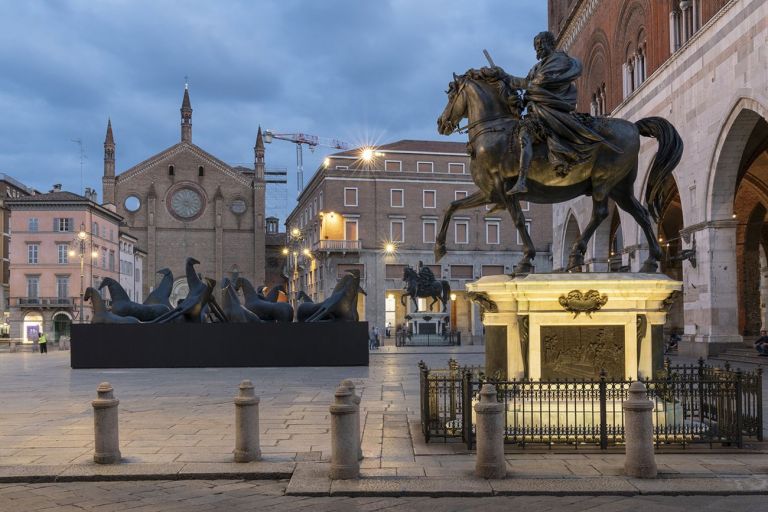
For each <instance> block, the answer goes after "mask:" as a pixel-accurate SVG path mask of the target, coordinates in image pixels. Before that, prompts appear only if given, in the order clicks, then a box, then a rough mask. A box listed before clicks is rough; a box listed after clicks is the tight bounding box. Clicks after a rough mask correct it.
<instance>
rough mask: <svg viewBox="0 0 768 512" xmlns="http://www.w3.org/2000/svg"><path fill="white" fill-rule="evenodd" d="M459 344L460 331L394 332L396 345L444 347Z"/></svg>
mask: <svg viewBox="0 0 768 512" xmlns="http://www.w3.org/2000/svg"><path fill="white" fill-rule="evenodd" d="M452 345H461V332H460V331H450V332H446V333H444V334H437V333H436V334H409V333H408V331H397V332H395V346H396V347H445V346H452Z"/></svg>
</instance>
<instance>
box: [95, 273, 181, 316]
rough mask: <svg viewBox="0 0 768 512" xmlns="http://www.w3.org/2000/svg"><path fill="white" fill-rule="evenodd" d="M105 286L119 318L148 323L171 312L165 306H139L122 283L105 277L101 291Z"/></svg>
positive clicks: (100, 287) (100, 286)
mask: <svg viewBox="0 0 768 512" xmlns="http://www.w3.org/2000/svg"><path fill="white" fill-rule="evenodd" d="M105 286H106V287H107V288H108V289H109V296H110V297H111V298H112V313H113V314H115V315H117V316H132V317H134V318H138V319H139V320H141V321H142V322H148V321H150V320H154V319H155V318H157V317H159V316H162V315H164V314H165V313H168V312H169V311H170V310H171V308H170V307H168V306H166V305H164V304H139V303H138V302H133V301H132V300H131V299H130V297H128V294H127V293H126V292H125V289H124V288H123V287H122V286H121V285H120V283H118V282H117V281H115V280H114V279H112V278H111V277H105V278H104V279H102V280H101V285H99V290H101V289H102V288H104V287H105Z"/></svg>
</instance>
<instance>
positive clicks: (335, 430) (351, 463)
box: [329, 386, 360, 480]
mask: <svg viewBox="0 0 768 512" xmlns="http://www.w3.org/2000/svg"><path fill="white" fill-rule="evenodd" d="M330 412H331V471H330V474H329V476H330V478H331V480H348V479H353V478H358V476H360V461H359V460H358V458H357V457H358V450H359V443H360V441H359V439H356V438H355V433H356V431H357V430H358V429H359V428H360V427H359V426H358V427H357V429H356V428H355V420H356V412H357V406H356V405H355V404H354V403H353V401H352V392H351V391H350V390H349V389H348V388H346V387H343V386H339V387H338V388H336V393H335V394H334V402H333V404H331V407H330ZM358 425H359V423H358Z"/></svg>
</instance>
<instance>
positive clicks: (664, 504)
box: [0, 480, 766, 512]
mask: <svg viewBox="0 0 768 512" xmlns="http://www.w3.org/2000/svg"><path fill="white" fill-rule="evenodd" d="M286 484H287V482H286V481H266V482H253V481H232V480H225V481H222V480H219V481H216V480H211V481H194V482H190V481H155V482H146V481H144V482H78V483H66V484H62V483H56V484H12V485H11V484H6V485H0V511H2V512H6V511H7V512H17V511H26V512H34V511H56V512H70V511H72V512H74V511H78V512H82V511H84V510H85V511H94V512H97V511H99V512H113V511H123V510H130V511H133V512H140V511H141V512H150V511H162V512H172V511H184V512H199V511H225V512H229V511H232V512H237V511H240V510H242V511H246V510H247V511H252V510H259V511H283V510H286V511H288V510H290V511H293V510H308V511H309V510H311V511H313V512H321V511H325V510H343V511H369V512H373V511H382V510H387V511H417V510H418V511H424V510H429V511H430V512H444V511H445V512H447V511H482V512H494V511H500V512H501V511H504V512H507V511H509V510H525V511H526V512H544V511H557V512H571V511H586V510H589V511H595V512H597V511H600V512H614V511H615V512H619V511H632V510H653V511H660V512H672V511H676V510H698V511H729V512H730V511H734V510H738V511H739V512H752V511H755V512H757V511H764V510H766V503H765V499H766V498H765V496H632V497H625V496H569V497H557V496H496V497H486V498H461V497H454V498H429V497H413V498H391V497H376V496H373V497H361V498H347V497H328V498H317V497H298V496H284V495H283V494H284V492H285V488H286Z"/></svg>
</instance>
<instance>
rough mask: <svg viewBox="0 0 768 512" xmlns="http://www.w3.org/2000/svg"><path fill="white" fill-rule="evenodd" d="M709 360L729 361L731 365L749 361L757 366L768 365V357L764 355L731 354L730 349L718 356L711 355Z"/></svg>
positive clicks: (748, 362)
mask: <svg viewBox="0 0 768 512" xmlns="http://www.w3.org/2000/svg"><path fill="white" fill-rule="evenodd" d="M708 361H722V362H728V363H730V364H731V366H736V365H739V364H743V363H747V364H754V365H757V366H766V367H768V357H762V356H759V355H757V354H756V353H755V354H752V355H738V354H731V353H730V351H726V352H723V353H721V354H718V355H716V356H713V357H710V358H709V359H708Z"/></svg>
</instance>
